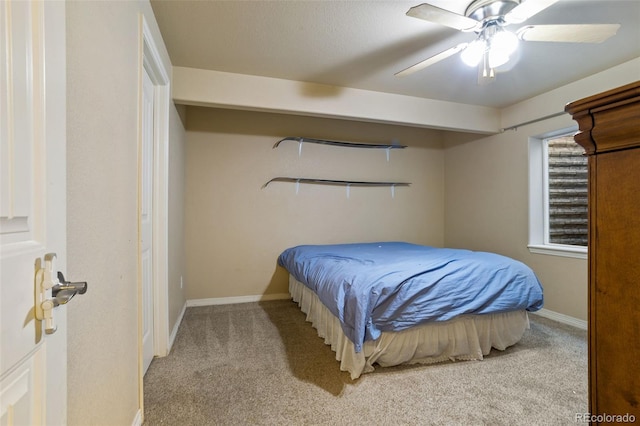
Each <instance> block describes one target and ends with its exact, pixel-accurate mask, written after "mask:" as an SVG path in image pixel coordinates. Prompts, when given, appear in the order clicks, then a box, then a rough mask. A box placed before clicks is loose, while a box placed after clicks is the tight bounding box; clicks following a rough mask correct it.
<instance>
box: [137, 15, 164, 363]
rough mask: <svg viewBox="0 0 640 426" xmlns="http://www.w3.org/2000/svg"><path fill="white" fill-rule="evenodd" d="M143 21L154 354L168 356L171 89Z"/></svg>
mask: <svg viewBox="0 0 640 426" xmlns="http://www.w3.org/2000/svg"><path fill="white" fill-rule="evenodd" d="M141 18H142V23H141V27H142V41H143V52H142V55H143V57H142V64H143V67H144V69H146V70H147V72H148V73H149V76H150V77H151V80H152V82H153V84H154V86H155V95H154V103H155V105H154V124H155V127H154V147H153V148H154V149H153V151H154V167H153V170H154V172H153V215H154V217H153V329H154V330H153V346H154V348H153V351H154V355H156V356H166V355H167V354H168V353H169V294H168V293H169V285H168V282H169V278H168V277H169V271H168V258H169V253H168V238H169V230H168V220H167V219H168V210H169V146H168V145H169V106H170V102H171V89H170V80H169V74H168V72H167V70H166V69H165V67H164V64H163V62H162V59H161V57H160V54H159V53H158V48H157V47H156V46H157V43H156V41H155V40H154V38H153V34H152V33H151V30H150V29H149V26H148V25H147V21H146V20H145V18H144V16H143V15H141Z"/></svg>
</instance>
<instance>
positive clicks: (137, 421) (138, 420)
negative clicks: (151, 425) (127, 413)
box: [131, 410, 142, 426]
mask: <svg viewBox="0 0 640 426" xmlns="http://www.w3.org/2000/svg"><path fill="white" fill-rule="evenodd" d="M131 426H142V410H138V412H137V413H136V416H135V417H134V418H133V423H131Z"/></svg>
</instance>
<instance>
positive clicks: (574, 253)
mask: <svg viewBox="0 0 640 426" xmlns="http://www.w3.org/2000/svg"><path fill="white" fill-rule="evenodd" d="M577 131H578V127H577V126H571V127H565V128H563V129H559V130H554V131H552V132H548V133H544V134H542V135H538V136H533V137H529V243H528V245H527V247H528V249H529V251H530V252H531V253H535V254H544V255H552V256H562V257H571V258H576V259H587V252H588V249H587V247H585V246H577V245H569V244H557V243H550V242H549V197H548V188H549V170H548V163H547V157H548V151H547V144H546V143H545V140H546V139H551V138H557V137H561V136H569V135H573V134H575V133H576V132H577Z"/></svg>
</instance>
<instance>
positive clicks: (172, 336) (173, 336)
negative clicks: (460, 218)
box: [167, 301, 187, 355]
mask: <svg viewBox="0 0 640 426" xmlns="http://www.w3.org/2000/svg"><path fill="white" fill-rule="evenodd" d="M186 310H187V302H186V301H185V302H184V305H182V310H181V311H180V314H179V315H178V320H177V321H176V323H175V324H174V326H173V330H171V334H170V335H169V347H168V348H167V355H168V354H169V352H171V348H172V347H173V342H174V341H175V340H176V335H177V334H178V328H180V324H182V318H184V313H185V311H186Z"/></svg>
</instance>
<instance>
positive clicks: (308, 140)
mask: <svg viewBox="0 0 640 426" xmlns="http://www.w3.org/2000/svg"><path fill="white" fill-rule="evenodd" d="M285 141H295V142H298V156H300V155H302V143H303V142H306V143H315V144H320V145H332V146H342V147H346V148H365V149H384V150H386V151H387V161H389V151H390V150H392V149H404V148H406V147H407V146H406V145H400V144H395V143H394V144H375V143H359V142H345V141H331V140H325V139H312V138H303V137H297V136H287V137H286V138H284V139H281V140H279V141H278V142H276V144H275V145H274V146H273V147H274V148H277V147H278V146H279V145H280V144H281V143H282V142H285Z"/></svg>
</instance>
